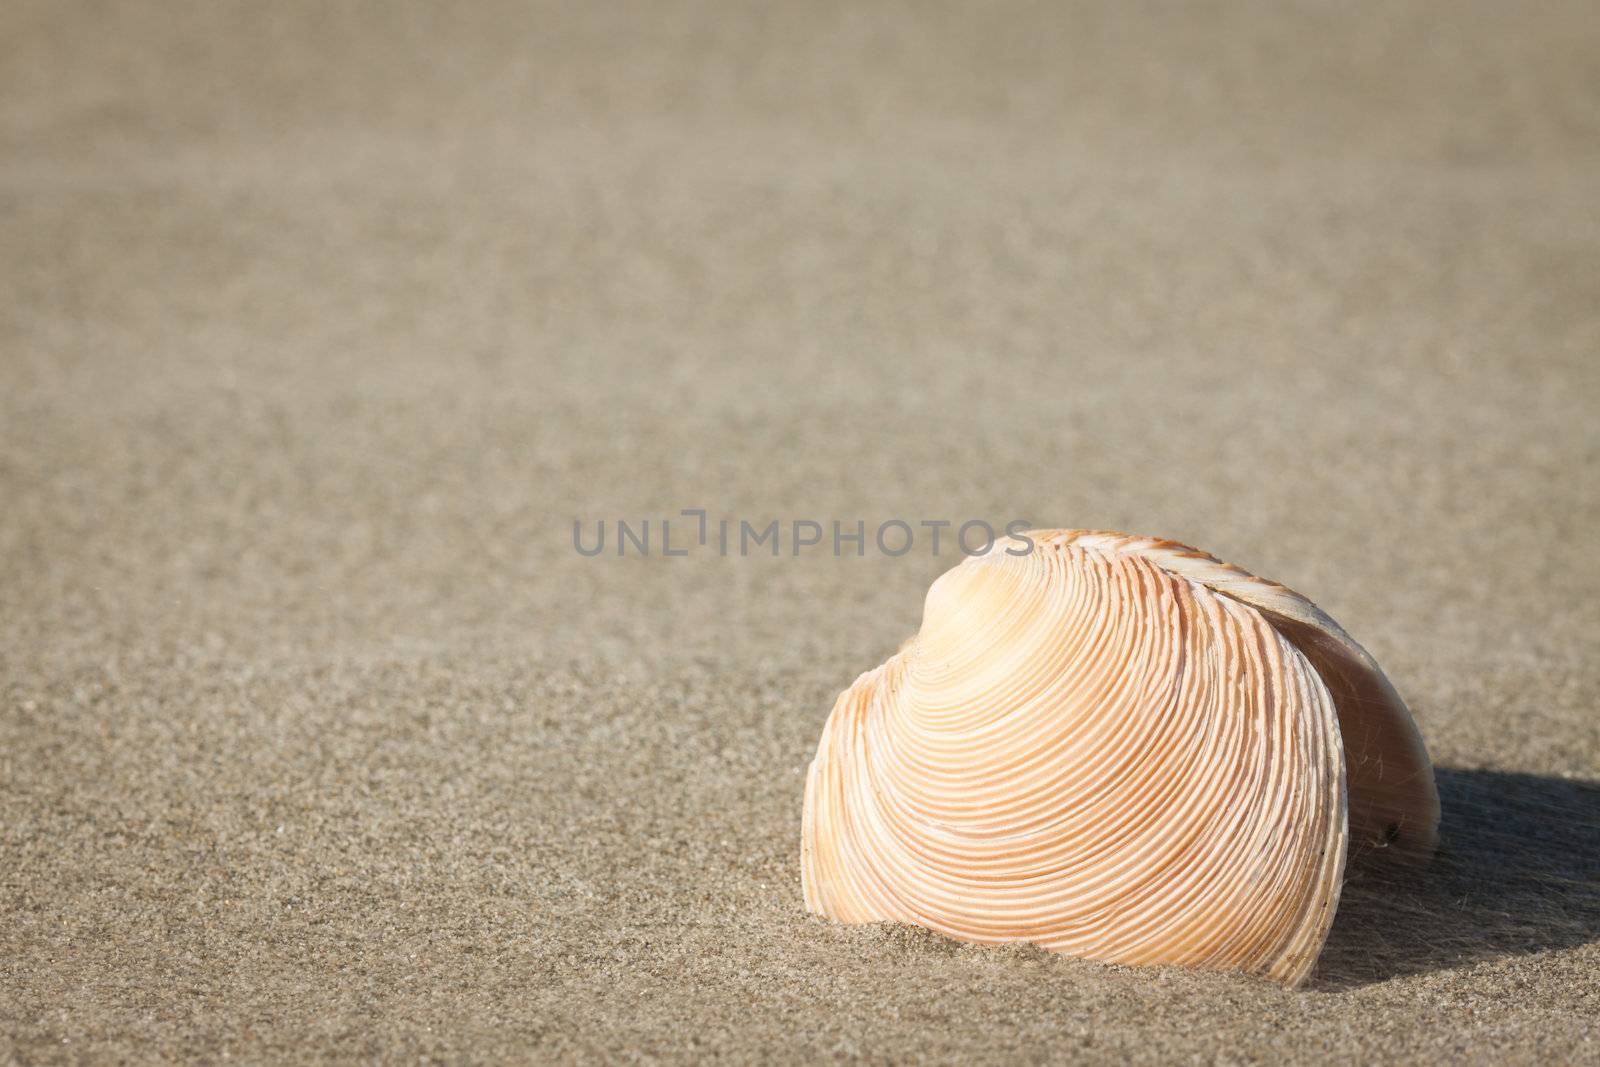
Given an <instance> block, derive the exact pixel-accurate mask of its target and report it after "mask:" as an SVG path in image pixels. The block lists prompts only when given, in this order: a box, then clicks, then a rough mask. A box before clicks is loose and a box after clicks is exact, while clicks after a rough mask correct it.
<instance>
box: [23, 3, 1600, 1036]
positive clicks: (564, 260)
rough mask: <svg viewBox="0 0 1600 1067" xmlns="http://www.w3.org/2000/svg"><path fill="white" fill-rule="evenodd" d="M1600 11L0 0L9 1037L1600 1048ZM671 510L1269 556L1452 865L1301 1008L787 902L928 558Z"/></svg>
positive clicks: (1158, 974)
mask: <svg viewBox="0 0 1600 1067" xmlns="http://www.w3.org/2000/svg"><path fill="white" fill-rule="evenodd" d="M1597 35H1600V15H1597V13H1596V10H1595V8H1594V6H1593V5H1592V4H1581V3H1573V4H1551V5H1539V6H1538V7H1537V8H1523V7H1521V6H1519V5H1512V4H1482V5H1468V4H1456V3H1450V4H1438V5H1431V6H1417V5H1411V4H1373V5H1367V6H1363V7H1350V6H1348V5H1296V6H1294V7H1292V8H1291V7H1288V6H1286V5H1279V4H1275V3H1262V4H1235V5H1226V6H1217V7H1212V6H1209V5H1183V6H1181V7H1179V6H1162V7H1156V6H1153V5H1120V4H1104V5H1093V4H1091V5H1070V6H1067V5H1056V4H1044V5H1038V6H1015V7H1013V6H1003V7H985V8H984V9H983V10H978V9H977V7H976V6H973V7H970V8H969V7H957V6H951V7H947V6H943V5H932V4H905V5H900V6H883V5H877V4H870V5H858V4H840V5H833V4H827V5H823V4H811V3H807V4H788V5H767V6H762V7H756V6H747V5H744V4H720V5H693V6H683V5H676V4H673V5H649V6H645V5H637V6H629V7H622V6H611V5H578V4H574V5H566V6H562V7H555V6H551V7H536V6H530V5H523V4H507V5H504V6H492V5H482V4H470V5H428V4H417V5H409V6H400V5H396V4H378V3H373V4H354V3H352V4H338V5H328V4H320V3H304V4H302V3H298V2H295V3H291V2H286V0H284V2H274V3H271V4H195V5H178V4H168V3H152V4H148V5H130V4H124V3H96V4H64V3H56V2H44V0H10V2H8V3H6V4H4V5H0V249H3V250H4V255H3V256H0V381H3V385H0V1059H10V1060H16V1061H22V1062H48V1061H73V1062H90V1061H100V1062H108V1061H134V1062H148V1061H153V1060H161V1059H175V1060H176V1059H186V1060H192V1061H201V1062H212V1063H214V1062H219V1061H221V1060H223V1059H224V1058H227V1059H231V1060H235V1061H284V1060H295V1061H299V1060H306V1061H317V1060H322V1061H335V1060H337V1061H345V1062H349V1061H354V1060H367V1059H381V1060H408V1061H412V1062H415V1061H418V1060H424V1061H426V1060H447V1061H498V1060H520V1061H530V1060H533V1061H543V1060H588V1059H601V1058H604V1059H609V1060H624V1061H626V1060H655V1059H663V1060H674V1061H695V1060H700V1059H705V1058H711V1057H716V1058H723V1059H728V1060H755V1059H761V1060H771V1061H789V1060H800V1061H814V1060H816V1059H818V1058H828V1057H861V1058H865V1059H870V1060H876V1061H891V1060H892V1061H896V1062H901V1061H914V1060H919V1059H928V1060H945V1059H951V1060H956V1059H959V1060H968V1059H970V1060H973V1061H978V1062H984V1061H987V1062H1014V1061H1043V1060H1050V1061H1059V1060H1064V1059H1069V1058H1071V1059H1081V1060H1084V1061H1090V1062H1093V1061H1104V1062H1123V1061H1125V1060H1136V1061H1159V1060H1172V1061H1179V1062H1207V1061H1219V1062H1250V1061H1262V1062H1274V1063H1276V1062H1285V1061H1290V1062H1295V1061H1307V1062H1309V1061H1318V1060H1330V1061H1335V1062H1374V1061H1380V1060H1394V1061H1423V1060H1427V1061H1431V1062H1438V1061H1440V1060H1444V1061H1446V1062H1483V1063H1489V1062H1495V1063H1498V1062H1519V1061H1520V1062H1580V1061H1589V1062H1596V1061H1600V1038H1597V1037H1596V1036H1595V1032H1596V1029H1597V1023H1596V1021H1597V1018H1600V944H1597V942H1600V859H1597V857H1600V786H1597V785H1596V782H1597V780H1600V710H1597V709H1600V662H1597V657H1596V649H1597V647H1600V565H1597V563H1596V555H1595V530H1596V529H1597V528H1600V480H1597V475H1596V471H1597V463H1600V431H1597V429H1596V426H1597V420H1596V415H1597V408H1600V212H1597V211H1596V191H1597V190H1600V36H1597ZM683 508H705V509H707V510H708V512H709V513H710V515H711V517H712V518H713V519H715V518H719V517H728V518H731V519H733V520H734V521H735V523H737V520H739V519H741V518H743V519H748V520H750V521H751V522H753V523H758V524H760V523H765V522H766V521H768V520H770V519H780V520H782V521H784V522H785V523H788V522H791V521H792V520H794V519H816V520H821V521H824V522H831V521H832V520H834V519H838V520H841V521H843V522H845V523H846V524H847V528H848V527H853V523H854V521H855V520H857V519H861V520H863V521H865V522H866V523H867V524H868V527H867V528H868V529H869V531H870V530H871V529H873V528H874V527H875V526H876V525H877V524H879V523H881V522H884V521H887V520H890V519H895V518H900V519H904V520H908V521H910V522H912V523H916V522H920V521H923V520H928V521H932V520H939V519H953V520H957V521H960V520H964V519H969V518H982V519H986V520H988V521H990V522H993V523H995V524H997V525H998V524H1003V523H1005V522H1008V521H1010V520H1012V519H1024V520H1028V521H1030V522H1032V523H1036V524H1039V525H1058V526H1087V527H1109V528H1120V529H1128V530H1134V531H1139V532H1144V533H1152V534H1161V535H1165V536H1170V537H1175V538H1179V539H1182V540H1185V541H1189V542H1191V543H1195V544H1198V545H1201V546H1203V547H1205V548H1207V549H1209V550H1210V551H1213V552H1215V553H1217V554H1219V555H1221V556H1223V557H1224V558H1227V559H1231V560H1234V561H1236V562H1238V563H1240V564H1242V565H1244V566H1247V567H1249V568H1251V569H1253V570H1255V571H1257V572H1258V573H1262V574H1265V575H1268V576H1271V577H1274V578H1278V579H1280V580H1282V581H1285V582H1288V583H1290V584H1292V585H1294V586H1295V587H1297V588H1299V589H1301V590H1302V591H1304V592H1305V593H1307V594H1308V595H1310V596H1312V597H1313V598H1315V599H1316V600H1317V601H1319V602H1320V603H1321V604H1322V605H1323V606H1324V607H1326V608H1327V609H1328V610H1329V611H1330V612H1331V613H1332V614H1333V615H1334V616H1335V617H1337V618H1339V619H1340V620H1341V621H1342V622H1343V623H1344V624H1345V625H1346V627H1347V628H1348V629H1349V630H1350V631H1351V632H1352V633H1353V634H1355V635H1356V637H1357V638H1358V639H1359V640H1361V641H1362V642H1363V643H1365V644H1366V645H1367V646H1368V647H1369V648H1370V649H1371V650H1372V651H1373V652H1374V654H1375V655H1376V656H1377V657H1378V659H1379V661H1380V662H1382V663H1383V664H1384V665H1385V666H1386V667H1387V668H1388V670H1389V672H1390V674H1391V676H1392V677H1393V679H1394V681H1395V682H1396V684H1397V685H1398V687H1399V688H1400V690H1401V691H1402V692H1403V693H1404V694H1405V695H1406V696H1407V698H1408V699H1409V700H1410V702H1411V704H1412V706H1413V708H1414V710H1415V713H1416V717H1417V719H1418V722H1419V724H1420V726H1421V728H1422V730H1423V732H1424V734H1425V736H1426V738H1427V741H1428V743H1429V745H1430V747H1431V750H1432V752H1433V754H1434V757H1435V760H1436V762H1437V763H1438V765H1439V766H1440V768H1441V771H1440V787H1441V791H1442V794H1443V802H1444V839H1445V848H1446V854H1445V855H1444V856H1443V857H1442V858H1441V860H1440V861H1439V863H1438V865H1437V866H1436V867H1435V869H1434V870H1433V871H1432V872H1431V873H1430V874H1429V875H1427V876H1426V877H1424V878H1422V879H1420V880H1418V881H1416V882H1414V883H1408V884H1401V885H1385V884H1379V883H1378V882H1376V881H1374V880H1373V879H1371V878H1364V879H1362V878H1358V879H1357V880H1356V882H1355V883H1354V884H1353V885H1352V886H1351V887H1350V889H1349V891H1348V893H1347V899H1346V903H1345V906H1344V907H1343V909H1342V910H1341V913H1340V916H1339V919H1338V921H1337V922H1336V924H1335V927H1334V931H1333V939H1332V942H1331V943H1330V945H1329V948H1328V951H1327V954H1326V956H1325V958H1324V961H1323V965H1322V967H1321V968H1320V970H1319V972H1318V974H1317V976H1316V977H1315V979H1314V981H1313V982H1312V983H1311V984H1310V985H1309V986H1308V987H1307V988H1305V989H1303V990H1300V991H1295V992H1286V991H1283V990H1279V989H1277V988H1274V987H1272V986H1269V985H1266V984H1264V983H1261V982H1257V981H1251V980H1245V979H1238V978H1230V977H1226V976H1217V975H1203V974H1192V973H1185V972H1180V971H1171V970H1140V969H1129V968H1120V967H1109V966H1104V965H1099V964H1093V963H1087V962H1082V961H1076V960H1070V959H1065V958H1060V957H1054V956H1048V955H1046V954H1043V953H1041V952H1038V951H1035V950H1031V949H1027V948H1003V949H981V948H974V947H968V946H961V945H957V944H954V943H951V942H947V941H945V940H942V939H940V938H938V937H935V936H933V935H931V934H928V933H925V932H922V931H918V930H915V929H910V928H905V927H889V926H884V927H877V926H868V927H858V928H843V927H836V926H832V925H829V924H827V923H824V922H822V921H820V920H817V919H814V918H811V917H809V916H807V915H806V914H805V912H804V909H803V907H802V903H801V897H800V887H799V872H798V862H797V859H798V856H797V853H798V841H799V829H800V812H801V784H802V775H803V770H804V768H805V766H806V764H807V762H808V761H809V759H810V756H811V751H812V748H813V746H814V745H815V742H816V738H817V736H818V734H819V732H820V729H821V726H822V722H823V719H824V717H825V715H826V714H827V711H828V709H829V707H830V705H831V703H832V700H833V697H834V695H835V694H836V693H837V692H838V691H839V690H840V689H841V688H843V687H844V686H845V685H847V684H848V683H849V682H850V681H851V680H852V679H853V678H854V677H855V676H856V674H857V673H858V672H860V671H862V670H865V669H867V668H869V667H872V666H874V665H876V664H877V663H878V662H880V661H881V660H882V659H883V658H885V657H886V656H887V655H888V654H889V653H891V652H892V651H893V650H894V649H895V648H896V647H897V645H898V644H899V642H900V641H901V640H903V639H904V638H905V637H906V636H907V635H908V634H910V633H912V632H913V631H914V630H915V628H916V625H917V621H918V617H919V614H920V609H921V597H922V594H923V592H924V590H925V589H926V587H927V585H928V583H929V582H930V581H931V580H932V579H933V578H934V577H935V576H936V575H937V574H939V573H940V572H941V571H942V570H943V569H944V568H946V567H947V566H949V565H950V564H951V563H952V562H953V560H952V558H951V557H950V555H949V554H948V548H946V550H945V551H946V554H945V555H944V556H943V557H942V558H934V557H933V556H932V555H931V553H930V552H928V551H926V550H925V548H923V547H921V546H919V547H918V549H917V550H916V551H914V552H911V553H908V554H906V555H904V556H901V557H887V556H884V555H882V554H880V553H877V552H876V551H873V552H869V553H868V554H867V555H866V556H865V557H855V556H848V557H846V558H842V559H836V558H834V557H833V556H832V554H831V552H827V551H823V552H808V553H804V554H802V555H801V556H799V557H795V556H792V555H790V554H788V553H787V552H786V553H785V554H784V555H782V556H780V557H779V558H776V559H774V558H772V557H771V556H763V555H755V556H751V557H749V558H737V557H731V558H722V557H720V556H719V555H717V554H716V553H714V552H707V551H704V550H699V551H696V552H694V553H691V554H690V555H689V556H686V557H681V558H664V557H662V556H661V555H659V554H652V555H651V556H650V557H648V558H638V557H636V556H635V555H632V554H630V555H629V556H627V557H625V558H621V559H619V558H617V557H616V556H615V555H614V554H607V555H605V556H602V557H596V558H592V559H591V558H586V557H584V556H581V555H579V554H578V553H577V552H575V551H574V549H573V545H572V524H573V521H574V520H575V519H581V520H583V521H584V522H586V523H592V522H594V521H595V520H599V519H605V520H607V521H608V522H615V520H616V519H618V518H628V519H632V520H636V521H637V520H642V519H646V518H651V519H657V518H660V517H671V516H674V515H676V514H677V513H678V512H679V510H680V509H683ZM681 532H682V531H680V530H678V529H677V528H676V527H675V529H674V536H675V537H676V536H678V535H679V534H680V533H681Z"/></svg>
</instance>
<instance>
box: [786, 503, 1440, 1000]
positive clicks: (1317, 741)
mask: <svg viewBox="0 0 1600 1067" xmlns="http://www.w3.org/2000/svg"><path fill="white" fill-rule="evenodd" d="M1026 536H1027V537H1028V538H1030V539H1031V541H1032V543H1033V547H1032V550H1031V551H1025V550H1026V549H1027V544H1026V543H1025V542H1023V541H1018V540H1004V541H1001V542H998V543H997V544H996V545H995V546H994V547H993V548H991V549H990V550H989V551H988V552H987V553H985V554H984V555H982V556H976V557H972V558H969V559H966V560H964V561H963V562H962V563H961V564H960V565H958V566H956V567H954V568H953V569H951V570H950V571H948V572H947V573H945V574H944V575H943V576H942V577H940V578H939V579H938V581H936V582H935V583H934V584H933V587H932V588H931V589H930V590H929V591H928V597H927V603H926V605H925V607H924V610H923V619H922V629H921V631H920V632H919V633H918V634H917V636H916V637H915V638H913V639H912V640H910V641H908V642H907V643H906V645H905V646H904V647H903V648H902V649H901V650H900V652H899V653H897V654H896V655H895V656H893V657H891V658H890V659H889V661H888V662H887V663H885V664H883V665H882V666H881V667H878V668H877V669H876V670H873V671H869V672H867V673H866V674H863V675H862V676H861V677H860V678H858V679H857V680H856V682H855V684H854V685H852V686H851V687H850V688H849V689H848V690H846V691H845V692H844V693H842V694H841V695H840V696H839V699H838V702H837V703H836V704H835V706H834V709H833V713H832V715H831V716H830V717H829V719H828V723H827V726H826V727H825V728H824V729H823V734H822V740H821V743H820V744H819V745H818V747H817V755H816V759H815V760H814V761H813V763H812V764H811V770H810V774H809V776H808V777H807V780H806V800H805V821H804V830H803V841H802V847H801V870H802V879H803V882H804V888H805V900H806V906H807V908H809V909H810V910H811V911H813V912H816V913H818V914H821V915H824V916H827V917H829V918H831V919H836V920H839V921H841V922H874V921H882V920H896V921H901V922H909V923H916V924H918V925H921V926H925V927H927V928H929V929H932V930H936V931H939V932H940V933H943V934H948V935H949V936H951V937H955V938H960V939H962V940H966V941H976V942H988V943H998V942H1007V941H1028V942H1033V943H1036V944H1038V945H1041V946H1043V947H1044V948H1047V949H1052V950H1055V951H1060V952H1065V953H1069V954H1071V955H1075V956H1084V957H1088V958H1092V959H1099V960H1110V961H1116V962H1121V963H1134V964H1175V965H1182V966H1192V967H1208V968H1217V969H1224V970H1236V971H1242V972H1248V973H1255V974H1264V975H1267V976H1270V977H1271V978H1274V979H1277V980H1278V981H1281V982H1285V983H1288V984H1295V983H1298V982H1300V981H1302V980H1303V979H1304V978H1305V977H1306V975H1307V974H1309V973H1310V971H1311V968H1312V966H1313V964H1314V963H1315V962H1316V959H1317V955H1318V953H1319V952H1320V951H1321V949H1322V945H1323V942H1324V940H1325V939H1326V938H1327V934H1328V928H1329V925H1330V924H1331V923H1332V921H1333V915H1334V910H1335V908H1336V907H1337V906H1338V900H1339V889H1340V885H1341V883H1342V881H1343V877H1344V868H1345V861H1346V854H1347V852H1348V851H1350V847H1351V846H1352V845H1356V846H1360V847H1361V848H1362V851H1363V852H1367V851H1371V852H1372V853H1374V854H1376V855H1378V856H1379V857H1381V859H1383V860H1384V861H1393V862H1401V863H1406V862H1425V861H1426V860H1427V858H1428V857H1430V856H1431V855H1432V853H1433V849H1434V844H1435V840H1436V834H1437V827H1438V819H1439V802H1438V795H1437V793H1436V791H1435V788H1434V781H1433V770H1432V767H1431V766H1430V764H1429V762H1428V755H1427V751H1426V749H1425V748H1424V747H1423V744H1422V739H1421V737H1420V736H1419V735H1418V734H1417V730H1416V727H1415V725H1414V724H1413V723H1412V721H1411V715H1410V713H1409V712H1408V711H1407V710H1406V706H1405V704H1404V702H1402V701H1401V699H1400V697H1399V695H1398V694H1397V693H1396V692H1395V691H1394V688H1393V686H1391V685H1390V684H1389V681H1388V679H1386V678H1385V677H1384V675H1383V672H1382V671H1381V670H1379V669H1378V665H1377V664H1376V663H1375V662H1374V661H1373V660H1372V657H1371V656H1369V655H1368V654H1367V653H1366V651H1365V650H1363V649H1362V648H1361V646H1360V645H1357V644H1356V643H1355V642H1354V641H1353V640H1351V639H1350V637H1349V636H1348V635H1347V634H1346V633H1345V632H1344V631H1343V630H1342V629H1341V628H1340V627H1339V625H1338V624H1337V623H1335V622H1334V621H1333V620H1332V619H1330V618H1329V617H1328V616H1327V615H1325V614H1324V613H1323V612H1322V611H1320V610H1319V609H1318V608H1317V607H1316V606H1315V605H1313V604H1312V603H1311V602H1310V601H1308V600H1306V599H1305V598H1304V597H1302V596H1300V595H1299V594H1297V593H1294V592H1292V591H1290V590H1288V589H1286V588H1284V587H1283V586H1281V585H1278V584H1276V583H1274V582H1269V581H1265V580H1263V579H1261V578H1257V577H1255V576H1253V575H1250V574H1248V573H1246V572H1244V571H1242V570H1240V569H1238V568H1237V567H1233V566H1230V565H1228V564H1225V563H1222V562H1220V561H1218V560H1217V559H1215V558H1214V557H1212V556H1209V555H1206V554H1205V553H1203V552H1198V551H1196V550H1194V549H1192V548H1188V547H1186V546H1184V545H1179V544H1175V543H1173V542H1171V541H1162V540H1157V539H1153V538H1146V537H1132V536H1128V535H1125V534H1116V533H1100V532H1086V531H1076V530H1073V531H1063V530H1051V531H1039V532H1034V533H1032V534H1029V535H1026Z"/></svg>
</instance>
